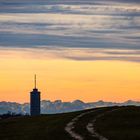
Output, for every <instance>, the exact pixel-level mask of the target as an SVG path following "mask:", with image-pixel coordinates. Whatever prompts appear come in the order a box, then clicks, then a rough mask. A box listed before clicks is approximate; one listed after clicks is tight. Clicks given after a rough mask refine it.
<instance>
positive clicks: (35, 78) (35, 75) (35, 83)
mask: <svg viewBox="0 0 140 140" xmlns="http://www.w3.org/2000/svg"><path fill="white" fill-rule="evenodd" d="M34 78H35V79H34V80H35V89H36V74H35V77H34Z"/></svg>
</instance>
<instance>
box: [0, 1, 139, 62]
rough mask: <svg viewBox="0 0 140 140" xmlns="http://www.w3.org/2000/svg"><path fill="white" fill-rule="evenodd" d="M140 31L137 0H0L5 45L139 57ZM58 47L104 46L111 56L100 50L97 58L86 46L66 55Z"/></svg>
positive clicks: (0, 36) (1, 43)
mask: <svg viewBox="0 0 140 140" xmlns="http://www.w3.org/2000/svg"><path fill="white" fill-rule="evenodd" d="M139 30H140V1H139V0H60V1H58V0H53V1H52V0H38V1H36V0H25V1H20V0H6V1H5V0H0V47H1V48H4V47H5V48H9V49H10V48H11V49H13V48H31V49H33V48H38V49H39V48H40V49H42V48H44V50H48V46H49V47H50V46H51V47H50V48H49V49H52V50H54V49H55V50H56V51H57V54H58V51H60V52H59V55H60V54H61V53H62V54H61V57H64V58H67V59H74V60H111V59H112V60H114V59H115V60H116V59H117V60H118V59H119V60H128V61H136V62H139V59H140V52H139V50H140V32H139ZM57 48H64V49H69V51H70V49H71V51H73V50H74V49H75V48H78V49H79V51H80V49H81V50H82V49H84V48H85V49H86V48H88V49H89V50H91V52H92V53H93V52H94V49H106V52H104V53H105V55H107V56H103V55H104V54H103V52H102V51H101V50H100V51H99V52H98V54H102V55H101V56H100V57H99V55H98V58H97V57H96V56H94V55H91V53H89V52H87V51H86V53H85V54H84V55H83V56H82V55H81V54H80V55H79V54H76V55H77V56H76V55H74V54H73V52H72V53H71V54H72V55H73V56H72V55H67V53H66V55H64V53H63V52H62V50H61V49H60V50H59V49H58V50H57ZM108 49H114V51H113V52H112V51H111V52H110V51H109V52H107V50H108ZM116 50H117V51H116ZM118 50H120V51H118ZM121 50H125V52H124V51H121ZM127 50H128V51H127ZM129 50H133V52H131V51H129ZM82 52H83V50H82ZM85 55H86V56H85ZM108 55H111V56H108ZM121 55H123V56H121Z"/></svg>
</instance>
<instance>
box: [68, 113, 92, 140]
mask: <svg viewBox="0 0 140 140" xmlns="http://www.w3.org/2000/svg"><path fill="white" fill-rule="evenodd" d="M93 112H95V111H89V112H85V113H81V114H80V115H78V116H76V117H75V118H73V119H72V120H71V122H69V123H68V124H67V125H66V127H65V131H66V132H67V133H69V134H70V136H71V137H72V138H74V139H76V140H84V138H83V137H82V136H81V135H80V134H78V133H76V132H75V131H74V128H75V125H76V123H77V121H78V120H79V119H80V118H81V117H83V116H85V115H87V114H89V113H93Z"/></svg>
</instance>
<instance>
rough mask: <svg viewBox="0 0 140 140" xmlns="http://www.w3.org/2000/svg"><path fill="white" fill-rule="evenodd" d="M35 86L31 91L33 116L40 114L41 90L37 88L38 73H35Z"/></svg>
mask: <svg viewBox="0 0 140 140" xmlns="http://www.w3.org/2000/svg"><path fill="white" fill-rule="evenodd" d="M34 80H35V87H34V89H33V91H31V92H30V114H31V116H37V115H40V91H38V89H37V88H36V75H35V79H34Z"/></svg>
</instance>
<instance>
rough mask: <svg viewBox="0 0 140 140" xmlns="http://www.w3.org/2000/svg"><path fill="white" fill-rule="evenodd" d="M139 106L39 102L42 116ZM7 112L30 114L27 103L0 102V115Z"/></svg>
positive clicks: (58, 101)
mask: <svg viewBox="0 0 140 140" xmlns="http://www.w3.org/2000/svg"><path fill="white" fill-rule="evenodd" d="M129 105H134V106H140V102H138V101H132V100H128V101H126V102H123V103H116V102H105V101H102V100H100V101H97V102H89V103H85V102H83V101H80V100H75V101H72V102H62V101H61V100H56V101H53V102H52V101H50V100H42V101H41V113H42V114H55V113H64V112H72V111H78V110H84V109H90V108H97V107H106V106H129ZM8 112H12V113H21V114H29V112H30V104H29V103H23V104H20V103H16V102H5V101H2V102H0V114H6V113H8Z"/></svg>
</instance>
